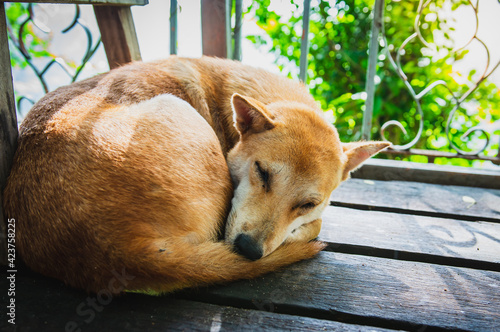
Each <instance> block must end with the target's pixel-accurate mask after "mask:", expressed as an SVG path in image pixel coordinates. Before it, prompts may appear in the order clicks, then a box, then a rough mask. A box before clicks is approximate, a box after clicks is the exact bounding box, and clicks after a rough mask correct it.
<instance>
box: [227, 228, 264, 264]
mask: <svg viewBox="0 0 500 332" xmlns="http://www.w3.org/2000/svg"><path fill="white" fill-rule="evenodd" d="M234 247H235V248H236V251H237V252H238V253H239V254H241V255H243V256H245V257H246V258H248V259H251V260H253V261H255V260H257V259H259V258H261V257H262V248H261V247H259V245H258V244H257V242H255V241H254V240H253V239H252V238H251V237H250V236H248V235H246V234H240V235H238V236H237V237H236V240H234Z"/></svg>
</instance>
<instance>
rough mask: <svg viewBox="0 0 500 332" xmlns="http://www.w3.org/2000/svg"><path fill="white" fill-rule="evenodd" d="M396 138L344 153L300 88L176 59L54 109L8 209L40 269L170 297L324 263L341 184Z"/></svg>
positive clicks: (40, 118) (84, 85) (50, 101)
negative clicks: (324, 234)
mask: <svg viewBox="0 0 500 332" xmlns="http://www.w3.org/2000/svg"><path fill="white" fill-rule="evenodd" d="M200 115H201V116H200ZM233 117H234V119H233ZM388 145H389V144H388V143H383V142H364V143H350V144H344V145H342V144H341V143H340V141H339V138H338V134H337V132H336V130H335V128H334V127H333V126H331V125H330V124H328V123H326V122H325V121H324V120H323V118H322V111H321V110H320V109H319V108H318V106H317V103H316V102H315V101H314V100H313V98H312V97H311V96H310V94H309V93H308V92H307V89H306V88H305V87H304V86H303V85H301V84H299V83H296V82H293V81H291V80H288V79H286V78H282V77H279V76H277V75H274V74H270V73H268V72H266V71H263V70H259V69H255V68H251V67H248V66H244V65H242V64H240V63H238V62H233V61H229V60H221V59H214V58H202V59H197V60H195V59H182V58H177V57H170V58H169V59H167V60H164V61H158V62H154V63H134V64H130V65H127V66H124V67H122V68H119V69H116V70H112V71H110V72H109V73H106V74H102V75H99V76H96V77H94V78H91V79H88V80H85V81H82V82H79V83H75V84H72V85H69V86H66V87H62V88H59V89H57V90H56V91H54V92H52V93H49V94H47V95H46V96H45V97H44V98H43V99H42V100H40V101H39V102H38V103H37V104H36V105H35V106H34V107H33V109H32V110H31V111H30V113H29V114H28V116H27V117H26V119H25V120H24V122H23V124H22V126H21V129H20V138H19V147H18V150H17V153H16V156H15V161H14V166H13V169H12V172H11V175H10V177H9V180H8V184H7V188H6V190H5V193H4V207H5V211H6V212H7V216H8V217H9V218H15V219H16V223H17V244H18V249H19V253H20V255H21V256H22V258H23V259H24V261H25V262H26V264H27V265H28V266H30V267H31V268H32V269H34V270H35V271H38V272H40V273H42V274H45V275H48V276H52V277H55V278H58V279H61V280H63V281H65V282H66V283H68V284H70V285H72V286H75V287H79V288H83V289H86V290H88V291H92V292H98V291H100V290H103V289H108V290H109V291H111V292H114V293H116V292H119V291H120V290H121V289H120V288H116V287H114V286H112V283H113V281H114V279H115V278H116V277H117V275H126V276H127V284H126V286H127V289H130V290H153V291H157V292H166V291H172V290H175V289H179V288H183V287H190V286H197V285H206V284H212V283H220V282H227V281H232V280H236V279H241V278H252V277H256V276H258V275H261V274H264V273H267V272H269V271H273V270H275V269H277V268H279V267H281V266H285V265H287V264H290V263H292V262H295V261H299V260H302V259H306V258H310V257H312V256H313V255H315V254H316V253H317V252H318V251H320V250H321V249H322V248H323V247H324V244H323V243H321V242H317V241H310V240H312V239H314V238H315V237H317V235H318V233H319V230H320V227H321V219H320V217H321V213H322V211H323V209H324V208H325V207H326V206H327V205H328V202H329V196H330V194H331V192H332V190H333V189H335V188H336V187H337V186H338V185H339V184H340V182H341V181H343V180H345V179H346V178H347V177H348V175H349V172H350V171H351V170H353V169H354V168H356V167H357V166H358V165H359V164H360V163H361V162H362V161H364V160H365V159H367V158H369V157H370V156H371V155H373V154H375V153H376V152H378V151H379V150H381V149H383V148H385V147H387V146H388ZM226 159H227V162H226ZM228 166H229V167H228ZM231 178H232V179H231ZM233 184H234V193H233ZM233 196H234V197H233ZM231 198H233V199H232V207H231ZM226 220H227V225H226V230H225V236H224V233H223V231H224V225H225V222H226ZM223 236H224V238H225V242H221V241H218V239H220V238H222V237H223ZM243 256H245V257H243Z"/></svg>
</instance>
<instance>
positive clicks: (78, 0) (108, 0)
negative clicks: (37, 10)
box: [8, 0, 149, 6]
mask: <svg viewBox="0 0 500 332" xmlns="http://www.w3.org/2000/svg"><path fill="white" fill-rule="evenodd" d="M8 2H32V3H59V4H65V3H67V4H77V5H113V6H135V5H137V6H144V5H147V4H148V3H149V0H29V1H27V0H9V1H8Z"/></svg>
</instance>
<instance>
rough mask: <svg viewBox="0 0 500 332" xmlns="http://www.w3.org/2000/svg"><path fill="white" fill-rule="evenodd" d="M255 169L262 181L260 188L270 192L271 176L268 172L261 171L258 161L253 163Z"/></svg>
mask: <svg viewBox="0 0 500 332" xmlns="http://www.w3.org/2000/svg"><path fill="white" fill-rule="evenodd" d="M255 167H256V168H257V173H258V174H259V177H260V180H261V181H262V187H263V188H264V189H265V190H266V192H269V191H271V176H270V174H269V172H268V171H266V170H265V169H263V168H262V166H261V165H260V163H259V162H258V161H256V162H255Z"/></svg>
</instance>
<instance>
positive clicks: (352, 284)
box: [194, 252, 500, 331]
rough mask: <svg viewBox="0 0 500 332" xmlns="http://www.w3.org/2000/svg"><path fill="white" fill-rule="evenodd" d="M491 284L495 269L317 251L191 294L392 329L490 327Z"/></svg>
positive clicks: (496, 295) (499, 283)
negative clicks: (272, 269) (264, 272)
mask: <svg viewBox="0 0 500 332" xmlns="http://www.w3.org/2000/svg"><path fill="white" fill-rule="evenodd" d="M499 289H500V273H499V272H488V271H477V270H472V269H464V268H455V267H447V266H440V265H433V264H424V263H415V262H405V261H397V260H391V259H383V258H373V257H365V256H357V255H346V254H339V253H330V252H322V253H320V255H319V256H318V257H317V258H315V259H312V260H309V261H305V262H302V263H298V264H294V265H292V266H290V267H288V268H286V269H285V270H283V271H282V272H278V273H274V274H271V275H268V276H265V277H262V278H259V279H256V280H250V281H241V282H236V283H233V284H231V285H228V286H225V287H219V288H212V289H208V290H206V293H205V294H204V295H203V294H200V293H195V295H194V296H195V297H197V298H198V299H201V298H204V300H205V301H212V302H214V301H215V302H218V303H220V302H225V303H232V305H237V304H239V305H250V306H251V305H254V306H259V307H261V308H266V310H269V311H273V312H277V313H285V314H296V315H308V316H310V317H315V318H321V319H331V320H340V321H343V322H348V323H349V322H368V321H369V322H371V323H373V324H376V325H377V326H380V325H382V326H383V327H390V328H398V329H410V330H419V329H420V328H422V329H423V328H424V327H425V328H427V327H433V328H436V327H437V328H445V329H464V330H473V331H481V330H483V331H484V330H490V331H495V330H498V329H500V291H499Z"/></svg>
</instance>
